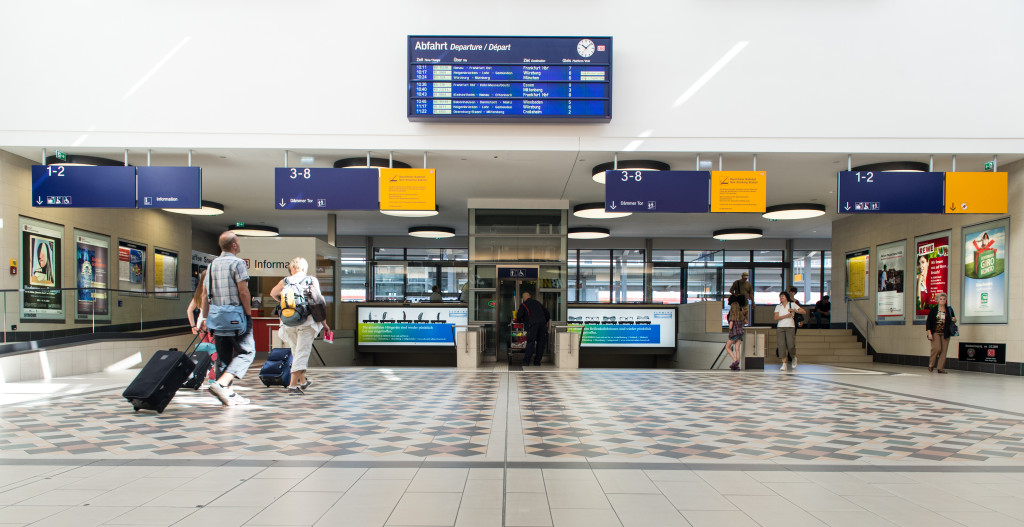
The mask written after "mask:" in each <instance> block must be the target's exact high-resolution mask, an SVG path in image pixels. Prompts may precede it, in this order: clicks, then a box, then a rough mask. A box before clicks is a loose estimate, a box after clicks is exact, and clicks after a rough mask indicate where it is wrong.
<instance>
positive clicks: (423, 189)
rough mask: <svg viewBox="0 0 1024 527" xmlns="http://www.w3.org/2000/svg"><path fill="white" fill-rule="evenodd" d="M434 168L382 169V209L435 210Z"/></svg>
mask: <svg viewBox="0 0 1024 527" xmlns="http://www.w3.org/2000/svg"><path fill="white" fill-rule="evenodd" d="M436 182H437V178H436V175H435V173H434V169H433V168H382V169H380V210H434V208H435V207H436V206H437V205H436V203H437V202H436V201H435V200H436V196H435V184H436Z"/></svg>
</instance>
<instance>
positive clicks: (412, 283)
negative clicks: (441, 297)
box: [405, 262, 437, 300]
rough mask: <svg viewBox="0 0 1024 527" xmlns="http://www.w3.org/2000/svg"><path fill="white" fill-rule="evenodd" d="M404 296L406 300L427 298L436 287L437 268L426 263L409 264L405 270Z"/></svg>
mask: <svg viewBox="0 0 1024 527" xmlns="http://www.w3.org/2000/svg"><path fill="white" fill-rule="evenodd" d="M405 276H406V283H405V296H406V298H407V299H409V300H412V299H417V300H419V299H421V298H422V297H429V296H430V291H431V289H432V288H433V287H434V286H435V285H437V266H436V265H433V264H427V263H419V262H409V264H408V267H407V268H406V274H405Z"/></svg>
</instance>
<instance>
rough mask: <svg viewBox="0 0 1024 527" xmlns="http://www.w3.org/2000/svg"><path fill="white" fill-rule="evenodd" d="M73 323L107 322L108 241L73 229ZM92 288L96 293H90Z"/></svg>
mask: <svg viewBox="0 0 1024 527" xmlns="http://www.w3.org/2000/svg"><path fill="white" fill-rule="evenodd" d="M74 235H75V276H76V277H77V282H78V294H77V296H78V299H77V302H76V308H75V320H81V321H92V320H95V321H97V322H109V321H110V292H109V291H106V289H107V288H108V287H110V285H109V284H110V237H109V236H104V235H102V234H93V233H91V232H87V231H80V230H78V229H75V231H74ZM91 288H96V289H91Z"/></svg>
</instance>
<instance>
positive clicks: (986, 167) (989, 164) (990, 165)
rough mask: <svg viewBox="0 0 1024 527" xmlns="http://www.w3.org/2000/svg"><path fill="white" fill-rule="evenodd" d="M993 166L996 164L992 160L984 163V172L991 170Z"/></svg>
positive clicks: (993, 168)
mask: <svg viewBox="0 0 1024 527" xmlns="http://www.w3.org/2000/svg"><path fill="white" fill-rule="evenodd" d="M995 168H996V164H995V162H994V161H989V162H988V163H985V172H991V171H993V170H995Z"/></svg>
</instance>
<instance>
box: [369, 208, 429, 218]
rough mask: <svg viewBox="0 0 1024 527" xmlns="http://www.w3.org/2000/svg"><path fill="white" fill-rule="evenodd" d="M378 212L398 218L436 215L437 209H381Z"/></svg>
mask: <svg viewBox="0 0 1024 527" xmlns="http://www.w3.org/2000/svg"><path fill="white" fill-rule="evenodd" d="M380 213H381V214H387V215H388V216H398V217H400V218H427V217H430V216H437V214H438V211H437V209H436V208H435V209H434V210H382V211H380Z"/></svg>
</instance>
